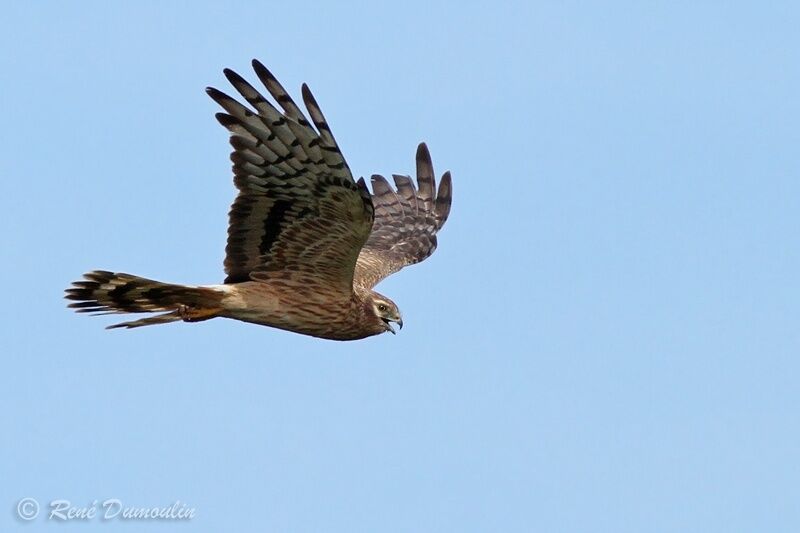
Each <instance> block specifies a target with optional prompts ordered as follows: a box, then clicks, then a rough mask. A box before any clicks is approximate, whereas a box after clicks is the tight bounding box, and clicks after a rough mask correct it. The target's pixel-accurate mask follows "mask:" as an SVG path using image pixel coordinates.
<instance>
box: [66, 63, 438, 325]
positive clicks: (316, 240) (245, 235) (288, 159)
mask: <svg viewBox="0 0 800 533" xmlns="http://www.w3.org/2000/svg"><path fill="white" fill-rule="evenodd" d="M253 68H254V69H255V72H256V75H257V76H258V78H259V80H261V82H262V83H263V84H264V86H265V87H266V89H267V91H268V92H269V94H270V95H271V96H272V98H273V99H274V100H275V102H276V103H277V104H278V106H279V107H280V109H281V110H280V111H279V110H278V108H276V107H275V106H274V105H273V104H272V103H270V102H269V101H268V100H267V99H266V98H265V97H264V96H263V95H262V94H260V93H259V92H258V91H257V90H256V89H255V88H254V87H253V86H252V85H250V84H249V83H248V82H247V81H245V80H244V79H243V78H242V77H241V76H239V75H238V74H236V73H235V72H233V71H232V70H229V69H226V70H225V71H224V72H225V76H226V77H227V78H228V81H230V83H231V85H233V87H234V88H235V89H236V90H237V91H238V92H239V94H240V95H241V96H242V97H243V98H244V99H245V100H246V101H247V103H248V104H250V106H251V107H247V106H245V105H243V104H241V103H239V102H238V101H236V100H235V99H234V98H231V97H230V96H228V95H227V94H225V93H223V92H221V91H218V90H217V89H213V88H208V89H207V92H208V94H209V96H211V98H213V99H214V100H215V101H216V102H217V103H218V104H219V105H220V106H221V107H222V108H223V109H224V110H225V113H217V115H216V116H217V120H219V122H220V123H221V124H222V125H223V126H224V127H225V128H227V129H228V130H229V131H230V134H231V136H230V143H231V145H232V146H233V152H232V153H231V160H232V161H233V174H234V184H235V185H236V187H237V189H238V190H239V193H238V196H237V197H236V200H235V201H234V202H233V206H232V207H231V210H230V215H229V217H230V223H229V228H228V245H227V247H226V249H225V251H226V257H225V273H226V274H227V277H226V278H225V282H224V283H223V284H221V285H201V286H187V285H174V284H171V283H162V282H159V281H153V280H150V279H145V278H141V277H138V276H133V275H131V274H123V273H117V272H108V271H102V270H95V271H93V272H88V273H86V274H84V279H83V280H81V281H76V282H73V284H72V287H70V288H68V289H67V290H66V293H67V294H66V298H68V299H70V300H75V301H74V302H73V303H70V305H69V307H72V308H75V309H76V310H77V311H78V312H84V313H98V314H107V313H160V314H156V315H149V316H147V317H146V318H142V319H139V320H134V321H131V322H123V323H121V324H115V325H113V326H109V327H110V328H136V327H139V326H148V325H151V324H164V323H167V322H175V321H179V320H182V321H185V322H198V321H201V320H208V319H210V318H215V317H225V318H233V319H236V320H242V321H244V322H252V323H255V324H262V325H265V326H272V327H274V328H280V329H284V330H289V331H294V332H297V333H302V334H305V335H312V336H314V337H321V338H325V339H335V340H354V339H362V338H364V337H369V336H371V335H377V334H379V333H384V332H387V331H389V332H391V333H394V328H393V327H392V323H393V322H394V323H396V324H398V325H399V326H400V327H401V328H402V327H403V319H402V316H401V315H400V311H399V309H398V308H397V305H395V303H394V302H393V301H391V300H390V299H389V298H387V297H385V296H383V295H381V294H379V293H377V292H375V291H374V290H372V288H373V287H374V286H375V285H376V284H377V283H378V282H380V281H381V280H382V279H383V278H385V277H387V276H389V275H391V274H393V273H395V272H397V271H398V270H400V269H401V268H403V267H404V266H407V265H412V264H414V263H419V262H420V261H422V260H423V259H425V258H426V257H428V256H429V255H431V254H432V253H433V251H434V250H435V249H436V233H437V232H438V231H439V230H440V229H441V228H442V226H443V225H444V223H445V221H446V220H447V215H448V214H449V212H450V202H451V193H452V184H451V181H450V173H449V172H446V173H445V174H444V175H443V176H442V178H441V182H440V183H439V187H438V189H437V188H436V182H435V178H434V174H433V166H432V164H431V156H430V154H429V153H428V148H427V147H426V146H425V144H420V145H419V148H418V149H417V185H416V186H415V184H414V181H413V180H412V179H411V178H410V177H408V176H397V175H395V176H394V184H395V187H394V188H393V187H392V186H391V185H390V184H389V182H388V181H387V180H386V179H385V178H384V177H383V176H379V175H373V176H372V179H371V181H372V192H370V190H369V188H368V187H367V184H366V182H365V181H364V178H361V179H359V180H358V181H356V180H354V179H353V175H352V174H351V173H350V168H349V167H348V166H347V163H346V162H345V160H344V156H343V155H342V153H341V151H340V150H339V146H338V145H337V144H336V140H335V139H334V138H333V134H332V133H331V129H330V127H329V126H328V123H327V122H326V120H325V117H324V116H323V115H322V111H321V110H320V108H319V105H317V101H316V100H315V99H314V96H313V95H312V94H311V91H310V90H309V89H308V87H307V86H306V85H305V84H304V85H303V89H302V94H303V102H304V103H305V106H306V108H307V110H308V113H309V115H310V116H311V122H309V120H308V119H307V118H306V116H305V115H304V114H303V111H302V110H301V109H300V107H298V106H297V104H296V103H295V102H294V100H292V98H291V97H290V96H289V95H288V94H287V92H286V91H285V90H284V88H283V87H282V86H281V84H280V83H278V80H276V79H275V77H274V76H273V75H272V74H271V73H270V71H269V70H267V69H266V67H264V65H262V64H261V63H260V62H258V61H255V60H254V61H253ZM312 124H313V125H312Z"/></svg>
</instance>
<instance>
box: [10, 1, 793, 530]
mask: <svg viewBox="0 0 800 533" xmlns="http://www.w3.org/2000/svg"><path fill="white" fill-rule="evenodd" d="M799 16H800V9H798V7H797V6H796V4H794V3H791V2H772V3H769V5H757V4H755V3H750V4H747V3H737V2H728V3H722V2H663V3H658V2H652V3H651V2H647V3H642V2H611V3H607V2H602V3H601V2H546V3H526V4H505V5H503V4H498V5H495V6H494V7H487V6H481V5H479V4H478V3H472V2H467V3H465V4H464V5H461V6H459V7H457V8H456V7H454V6H452V5H450V4H446V3H439V2H405V3H402V5H400V3H397V4H396V5H394V6H391V7H387V6H376V5H366V4H364V5H361V4H354V3H346V2H336V3H329V4H326V5H314V4H313V3H311V4H302V5H300V4H298V5H294V4H286V3H285V2H284V3H279V4H277V3H276V4H275V5H270V4H269V3H231V4H227V5H226V4H225V3H221V2H213V3H202V2H196V3H188V2H186V3H177V2H175V3H169V4H167V5H163V3H156V2H143V3H136V4H135V5H134V4H131V5H129V6H121V5H111V4H109V3H104V2H96V3H89V2H87V3H82V4H81V5H80V6H67V5H66V4H63V3H58V4H57V3H55V2H40V3H36V4H34V3H32V2H28V3H16V4H9V5H8V6H6V7H5V8H4V17H3V20H2V21H0V45H2V46H0V49H2V50H3V52H1V53H0V67H2V68H0V82H2V83H1V85H2V100H3V102H4V105H3V114H2V121H3V130H4V131H5V132H6V134H5V136H4V140H3V142H2V143H0V174H1V175H2V176H3V178H4V179H3V194H2V195H0V203H1V204H2V206H1V207H2V209H0V213H2V214H0V216H2V218H3V220H2V227H3V232H2V239H3V248H4V249H5V250H6V255H5V258H6V260H5V261H4V262H3V266H2V267H0V268H2V269H3V271H2V279H3V280H4V282H3V286H4V292H5V301H6V303H5V312H4V314H3V321H2V326H0V327H1V328H2V339H3V348H2V352H3V354H4V355H3V358H2V361H3V369H2V372H0V391H2V393H1V394H2V405H3V407H2V408H0V423H1V424H2V427H3V434H4V438H3V439H2V440H0V443H1V444H0V455H2V457H3V458H4V460H3V461H2V464H1V466H0V478H2V479H3V483H2V484H1V485H2V486H0V504H2V506H4V507H5V508H6V510H7V512H6V513H5V515H4V517H3V518H1V519H0V520H2V524H3V525H2V526H0V529H2V530H3V531H16V530H20V531H55V530H56V529H58V528H59V527H62V528H71V529H72V530H75V531H77V530H84V529H85V530H104V531H134V530H137V531H141V530H143V529H146V530H148V531H164V532H166V531H242V532H246V531H294V532H306V531H307V532H319V531H326V532H338V531H342V532H354V531H365V532H372V531H382V532H395V531H397V532H411V531H414V532H416V531H463V532H471V531H506V532H515V531H519V532H528V531H549V532H553V531H565V532H567V531H569V532H572V531H609V532H615V533H619V532H626V531H631V532H640V531H651V532H657V531H696V532H710V531H724V532H734V531H772V532H780V531H797V529H798V527H800V505H798V502H800V467H799V466H798V465H800V415H799V414H798V404H799V403H800V386H798V381H799V379H798V378H800V357H799V356H798V355H799V354H800V349H799V348H800V334H799V333H798V331H800V329H798V327H797V324H798V320H799V319H800V305H799V304H798V301H800V290H798V282H797V279H798V278H797V276H798V272H799V271H800V252H799V251H798V246H797V230H798V226H799V225H800V202H799V201H798V198H800V180H799V179H798V175H800V172H799V171H800V150H798V144H799V141H800V135H798V123H799V122H800V120H799V119H800V106H799V105H798V94H800V41H799V40H798V37H797V27H798V21H799V18H800V17H799ZM253 57H257V58H259V59H261V60H262V61H263V62H264V63H265V64H267V65H268V66H269V67H270V69H271V70H273V72H274V73H275V74H276V75H277V76H278V77H279V79H280V80H281V81H282V82H283V83H284V85H285V86H286V87H287V88H288V89H290V92H292V94H294V95H295V96H298V95H299V88H300V84H301V83H302V82H308V83H309V85H310V86H311V88H312V90H313V91H314V93H315V95H316V96H317V99H318V100H319V102H320V105H321V106H322V109H323V110H324V111H325V113H326V115H327V118H328V120H329V122H330V123H331V125H332V128H333V131H334V133H335V135H336V137H337V139H338V141H339V144H340V145H341V147H342V150H343V151H344V153H345V155H346V157H347V158H348V161H349V163H350V166H351V168H352V169H353V172H354V173H356V174H357V175H369V174H372V173H375V172H378V173H383V174H390V173H392V172H397V173H410V172H412V171H413V168H414V167H413V165H414V159H413V158H414V151H415V148H416V145H417V143H418V142H420V141H423V140H424V141H426V142H427V143H428V145H429V147H430V150H431V153H432V156H433V161H434V166H435V168H436V169H437V172H439V173H441V172H443V171H445V170H448V169H449V170H451V171H452V172H453V181H454V205H453V211H452V215H451V218H450V220H449V221H448V223H447V225H446V226H445V228H444V230H443V231H442V233H441V236H440V247H439V250H438V251H437V252H436V254H434V256H433V257H432V258H430V259H429V260H428V261H426V262H424V263H423V264H421V265H417V266H415V267H412V268H409V269H407V270H404V271H403V272H402V273H400V274H399V275H397V276H394V277H392V278H391V279H389V280H387V281H385V282H384V283H383V284H382V285H380V286H379V290H380V291H381V292H383V293H384V294H386V295H388V296H390V297H391V298H392V299H393V300H394V301H396V302H397V303H398V305H399V306H400V308H401V309H402V311H403V314H404V318H405V323H406V327H405V328H404V329H403V331H402V332H401V333H400V334H399V335H397V336H394V337H392V336H387V335H384V336H379V337H376V338H371V339H367V340H364V341H360V342H353V343H336V342H330V341H322V340H317V339H312V338H308V337H303V336H299V335H293V334H289V333H285V332H281V331H277V330H271V329H268V328H263V327H257V326H252V325H247V324H241V323H236V322H232V321H224V320H215V321H211V322H206V323H202V324H172V325H167V326H158V327H152V328H143V329H141V330H137V331H106V330H104V329H103V326H105V325H107V324H109V323H111V322H112V320H109V319H107V318H88V317H86V316H79V315H75V314H73V313H71V312H69V311H68V310H67V309H66V308H65V306H64V302H63V301H62V299H61V295H62V290H63V289H64V288H65V287H66V286H67V285H68V283H69V282H70V281H72V280H73V279H76V278H77V277H79V276H80V275H81V273H83V272H85V271H87V270H91V269H95V268H104V269H111V270H119V271H125V272H131V273H135V274H140V275H144V276H148V277H153V278H157V279H162V280H165V281H174V282H184V283H217V282H220V281H221V280H222V278H223V273H222V260H223V253H224V241H225V236H226V224H227V216H226V214H227V210H228V207H229V205H230V202H231V201H232V199H233V197H234V192H235V191H234V188H233V185H232V180H231V175H230V169H229V166H230V163H229V161H228V151H229V150H228V145H227V135H226V132H225V131H224V130H223V129H222V128H221V127H220V126H219V125H218V124H217V123H216V122H215V120H214V119H213V113H215V112H216V111H217V109H216V105H215V104H214V102H212V101H211V100H210V99H209V98H208V97H207V96H206V95H205V93H204V91H203V89H204V87H206V86H207V85H214V86H216V87H219V88H221V89H223V90H228V87H227V83H226V81H225V79H224V77H223V75H222V72H221V71H222V69H223V68H224V67H231V68H234V69H235V70H238V71H239V72H240V73H241V74H243V75H245V77H247V78H249V79H251V80H255V77H254V76H253V75H252V74H251V71H250V68H249V61H250V59H251V58H253ZM23 497H32V498H36V499H37V500H38V501H39V502H40V504H41V505H42V508H43V512H42V514H41V515H40V516H39V517H38V518H37V519H35V520H33V521H32V522H23V521H20V520H19V519H17V518H15V515H16V506H17V502H18V501H19V500H20V499H21V498H23ZM106 498H117V499H119V500H121V501H122V502H124V503H125V504H126V505H129V506H137V507H145V506H165V505H170V504H172V503H173V502H174V501H176V500H179V501H181V502H186V503H187V504H188V505H190V506H192V507H194V508H195V509H196V516H195V518H193V519H192V520H191V521H189V522H183V523H176V522H159V523H144V524H143V523H141V522H123V521H120V520H112V521H109V522H102V521H99V520H89V521H87V522H85V523H80V524H71V525H65V524H54V523H53V522H52V521H48V520H47V519H46V516H45V514H46V512H47V508H46V507H47V505H48V503H49V502H51V501H52V500H55V499H68V500H70V501H71V502H72V503H73V504H74V505H76V506H88V505H91V504H92V502H93V501H94V500H99V501H102V500H104V499H106Z"/></svg>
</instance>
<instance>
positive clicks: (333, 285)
mask: <svg viewBox="0 0 800 533" xmlns="http://www.w3.org/2000/svg"><path fill="white" fill-rule="evenodd" d="M253 68H254V70H255V72H256V75H257V76H258V78H259V79H260V80H261V82H262V83H263V84H264V86H265V87H266V88H267V91H268V92H269V94H270V96H272V98H274V100H275V101H276V102H277V104H278V106H279V107H280V108H281V109H282V110H283V111H282V112H281V111H279V110H278V108H276V107H275V106H274V105H273V104H272V103H270V102H269V101H268V100H267V99H266V98H265V97H264V96H263V95H262V94H261V93H260V92H259V91H258V90H256V89H255V88H254V87H253V86H252V85H251V84H250V83H248V82H247V81H246V80H244V78H242V77H241V76H239V75H238V74H237V73H235V72H234V71H232V70H229V69H226V70H225V71H224V73H225V76H226V78H227V79H228V80H229V81H230V83H231V85H232V86H233V87H234V89H236V91H237V92H238V93H239V94H240V95H241V96H242V97H243V98H244V100H245V101H246V102H247V103H248V104H249V105H250V106H252V109H251V108H248V107H247V106H245V105H243V104H242V103H240V102H238V101H237V100H235V99H234V98H232V97H231V96H229V95H227V94H225V93H223V92H222V91H219V90H217V89H213V88H209V89H207V92H208V94H209V96H211V98H213V99H214V100H215V101H216V102H217V103H218V104H219V105H220V106H221V107H222V108H223V109H224V110H225V113H218V114H217V115H216V116H217V120H218V121H219V122H220V124H222V125H223V126H224V127H225V128H226V129H228V130H229V131H230V132H231V137H230V143H231V146H232V147H233V152H232V153H231V161H232V162H233V174H234V184H235V185H236V187H237V188H238V189H239V194H238V196H237V197H236V200H235V201H234V203H233V205H232V206H231V211H230V215H229V216H230V225H229V228H228V245H227V247H226V258H225V272H226V273H227V278H226V280H225V282H226V283H237V282H241V281H250V280H252V281H269V280H273V279H278V278H279V279H287V278H292V279H294V280H295V281H298V282H300V283H303V284H318V285H319V286H320V287H325V289H326V290H328V291H331V290H335V291H338V292H339V293H340V294H343V295H349V294H350V293H351V292H352V288H353V276H354V269H355V264H356V260H357V257H358V254H359V251H360V250H361V248H362V246H363V244H364V243H365V242H366V240H367V238H368V236H369V232H370V228H371V226H372V220H373V217H374V210H373V206H372V202H371V199H370V195H369V191H368V189H367V188H366V185H365V184H364V182H363V180H362V181H360V182H359V183H356V182H355V181H354V180H353V177H352V175H351V173H350V169H349V167H348V166H347V163H346V162H345V159H344V157H343V156H342V154H341V151H340V150H339V146H338V145H337V144H336V142H335V140H334V138H333V135H332V134H331V133H330V129H329V128H328V126H327V122H324V118H322V119H320V117H322V114H321V112H320V111H319V107H318V106H317V104H316V100H314V99H313V97H311V96H308V97H307V96H306V93H307V94H308V95H310V94H311V93H310V91H309V90H308V88H307V87H304V89H303V95H304V101H306V102H308V101H311V102H313V109H310V110H309V111H310V113H311V116H312V117H314V120H315V125H317V126H318V127H320V126H319V124H323V123H324V127H321V128H320V131H319V132H318V131H316V130H315V129H314V128H313V127H312V126H311V123H309V121H308V120H307V119H306V118H305V115H304V114H303V112H302V111H301V110H300V108H299V107H298V106H297V105H296V104H295V103H294V101H293V100H292V98H291V97H290V96H289V95H288V93H286V91H285V90H284V89H283V86H281V84H280V83H278V81H277V80H276V79H275V77H274V76H273V75H272V74H271V73H270V72H269V71H268V70H267V69H266V67H264V66H263V65H262V64H261V63H259V62H258V61H255V60H254V61H253Z"/></svg>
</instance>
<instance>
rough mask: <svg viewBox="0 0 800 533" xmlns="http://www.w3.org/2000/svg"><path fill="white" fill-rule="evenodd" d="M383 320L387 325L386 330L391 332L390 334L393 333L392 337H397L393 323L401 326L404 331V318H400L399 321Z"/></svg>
mask: <svg viewBox="0 0 800 533" xmlns="http://www.w3.org/2000/svg"><path fill="white" fill-rule="evenodd" d="M382 320H383V323H384V324H386V329H387V330H389V332H391V334H392V335H396V332H395V330H394V328H393V327H392V324H391V322H394V323H395V324H397V325H398V326H400V329H403V319H402V318H398V319H397V320H390V319H388V318H384V319H382Z"/></svg>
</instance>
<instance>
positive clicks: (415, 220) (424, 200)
mask: <svg viewBox="0 0 800 533" xmlns="http://www.w3.org/2000/svg"><path fill="white" fill-rule="evenodd" d="M393 178H394V182H395V186H396V188H397V190H396V191H395V190H394V189H392V187H391V185H389V182H388V181H387V180H386V179H385V178H384V177H383V176H379V175H374V176H372V180H371V181H372V191H373V193H372V203H373V206H374V209H375V221H374V223H373V226H372V233H371V234H370V236H369V239H368V240H367V242H366V244H365V245H364V247H363V248H362V250H361V253H360V254H359V256H358V262H357V264H356V272H355V278H354V283H356V284H357V285H359V286H362V287H365V288H372V287H374V286H375V285H376V284H377V283H378V282H380V281H381V280H382V279H384V278H385V277H387V276H389V275H391V274H393V273H394V272H397V271H398V270H400V269H401V268H403V267H405V266H408V265H412V264H414V263H419V262H420V261H422V260H424V259H425V258H427V257H429V256H430V255H431V254H432V253H433V251H434V250H435V249H436V245H437V241H436V234H437V232H438V231H439V230H440V229H441V228H442V226H443V225H444V223H445V221H446V220H447V217H448V216H449V214H450V205H451V201H452V181H451V178H450V172H446V173H445V174H444V175H443V176H442V180H441V182H440V184H439V189H438V191H437V190H436V181H435V179H434V172H433V164H432V163H431V156H430V153H429V152H428V148H427V146H425V144H424V143H423V144H420V145H419V148H418V149H417V184H418V187H419V188H416V187H415V186H414V181H413V180H412V179H411V178H410V177H409V176H399V175H394V176H393Z"/></svg>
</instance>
